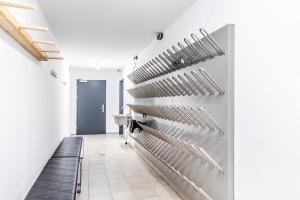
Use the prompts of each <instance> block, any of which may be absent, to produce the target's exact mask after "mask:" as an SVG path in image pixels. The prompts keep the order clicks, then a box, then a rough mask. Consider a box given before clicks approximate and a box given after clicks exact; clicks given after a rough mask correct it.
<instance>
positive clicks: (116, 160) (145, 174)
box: [79, 134, 180, 200]
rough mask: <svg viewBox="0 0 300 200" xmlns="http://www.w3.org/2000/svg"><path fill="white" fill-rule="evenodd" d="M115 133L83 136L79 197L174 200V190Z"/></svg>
mask: <svg viewBox="0 0 300 200" xmlns="http://www.w3.org/2000/svg"><path fill="white" fill-rule="evenodd" d="M124 142H125V140H124V138H123V136H121V135H119V134H103V135H88V136H84V154H85V155H84V156H85V157H84V160H83V177H82V178H83V183H82V192H81V194H80V195H79V200H96V199H97V200H110V199H113V200H133V199H139V200H144V199H145V200H146V199H147V200H171V199H172V200H176V199H180V198H179V197H178V196H177V194H176V193H175V192H173V190H172V189H171V188H170V187H169V186H168V185H167V184H166V183H165V182H164V181H163V180H162V179H161V178H160V177H159V176H158V174H157V173H156V172H155V171H154V170H153V169H152V168H151V167H150V166H149V165H147V164H146V163H145V162H144V160H143V159H142V158H141V157H140V156H139V155H138V154H137V153H136V151H135V150H134V149H133V148H132V147H131V146H130V145H125V144H124Z"/></svg>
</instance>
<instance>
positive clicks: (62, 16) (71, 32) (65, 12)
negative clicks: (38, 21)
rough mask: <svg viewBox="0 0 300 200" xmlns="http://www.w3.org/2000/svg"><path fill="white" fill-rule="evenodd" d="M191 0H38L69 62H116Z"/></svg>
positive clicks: (144, 43)
mask: <svg viewBox="0 0 300 200" xmlns="http://www.w3.org/2000/svg"><path fill="white" fill-rule="evenodd" d="M196 1H197V0H39V4H40V6H41V8H42V10H43V12H44V14H45V16H46V18H47V20H48V23H49V24H50V26H51V28H52V30H53V32H54V34H55V36H56V38H57V40H58V42H59V44H60V48H62V50H63V53H64V56H65V58H66V60H67V61H68V62H69V63H70V65H71V66H72V67H93V68H94V67H95V66H96V62H97V58H102V60H101V61H100V63H101V65H103V66H104V67H120V66H122V65H124V63H127V62H128V60H129V59H132V57H133V55H135V54H137V53H139V52H140V51H141V50H142V49H143V48H145V47H146V46H147V45H148V44H149V43H150V42H151V40H153V39H154V38H155V33H157V32H160V31H163V30H164V29H166V28H167V27H168V26H169V25H170V24H171V23H172V22H173V21H175V20H176V19H177V18H178V17H179V16H180V15H181V14H182V13H183V12H184V11H185V10H187V9H188V8H189V7H190V6H191V5H192V4H193V3H195V2H196Z"/></svg>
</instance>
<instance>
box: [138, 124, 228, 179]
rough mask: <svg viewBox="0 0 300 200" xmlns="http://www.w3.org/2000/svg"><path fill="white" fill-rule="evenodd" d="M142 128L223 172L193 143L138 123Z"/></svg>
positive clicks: (222, 171)
mask: <svg viewBox="0 0 300 200" xmlns="http://www.w3.org/2000/svg"><path fill="white" fill-rule="evenodd" d="M138 124H139V125H140V126H141V127H142V128H143V132H146V133H149V134H151V135H152V136H154V137H156V138H158V139H160V140H163V141H164V142H166V143H168V144H170V145H172V146H174V147H176V148H178V149H180V150H182V151H184V152H185V153H187V154H189V155H191V156H193V157H195V158H197V159H200V160H201V161H204V162H206V163H207V164H208V165H210V166H211V167H212V168H216V169H218V171H219V172H221V173H224V170H223V168H222V167H221V166H220V165H219V164H218V163H217V162H216V161H215V160H214V159H213V158H212V157H211V156H210V155H209V154H208V153H207V152H206V151H205V150H204V149H203V148H201V147H196V146H195V145H193V144H191V143H189V142H187V141H184V140H183V139H179V138H176V137H173V136H170V135H168V134H166V133H164V132H162V131H159V130H157V129H154V128H151V127H149V126H146V125H144V124H141V123H138Z"/></svg>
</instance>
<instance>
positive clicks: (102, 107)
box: [100, 104, 105, 112]
mask: <svg viewBox="0 0 300 200" xmlns="http://www.w3.org/2000/svg"><path fill="white" fill-rule="evenodd" d="M100 109H101V111H102V112H104V111H105V107H104V104H102V106H101V107H100Z"/></svg>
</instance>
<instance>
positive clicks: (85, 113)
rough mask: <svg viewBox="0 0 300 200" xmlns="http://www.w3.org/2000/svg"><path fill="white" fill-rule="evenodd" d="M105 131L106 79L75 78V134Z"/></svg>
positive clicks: (101, 132)
mask: <svg viewBox="0 0 300 200" xmlns="http://www.w3.org/2000/svg"><path fill="white" fill-rule="evenodd" d="M105 132H106V81H104V80H77V134H80V135H85V134H103V133H105Z"/></svg>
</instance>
